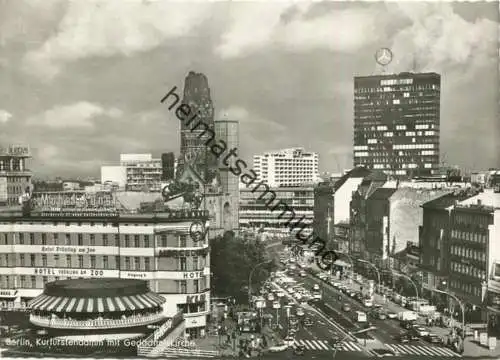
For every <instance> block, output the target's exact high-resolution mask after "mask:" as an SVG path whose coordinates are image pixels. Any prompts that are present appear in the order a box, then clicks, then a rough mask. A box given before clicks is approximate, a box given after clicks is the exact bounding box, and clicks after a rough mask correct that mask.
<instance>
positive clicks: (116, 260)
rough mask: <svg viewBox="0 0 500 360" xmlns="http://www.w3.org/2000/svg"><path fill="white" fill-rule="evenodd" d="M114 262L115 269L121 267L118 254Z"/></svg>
mask: <svg viewBox="0 0 500 360" xmlns="http://www.w3.org/2000/svg"><path fill="white" fill-rule="evenodd" d="M115 264H116V268H117V269H121V266H120V257H119V256H115Z"/></svg>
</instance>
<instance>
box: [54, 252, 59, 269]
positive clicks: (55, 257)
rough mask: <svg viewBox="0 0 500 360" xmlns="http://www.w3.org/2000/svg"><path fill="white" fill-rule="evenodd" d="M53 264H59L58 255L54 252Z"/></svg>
mask: <svg viewBox="0 0 500 360" xmlns="http://www.w3.org/2000/svg"><path fill="white" fill-rule="evenodd" d="M54 264H55V265H56V266H59V255H58V254H54Z"/></svg>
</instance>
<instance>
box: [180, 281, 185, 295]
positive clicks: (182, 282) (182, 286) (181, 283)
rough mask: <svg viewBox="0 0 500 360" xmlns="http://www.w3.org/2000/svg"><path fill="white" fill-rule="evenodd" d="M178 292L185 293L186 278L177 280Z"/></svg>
mask: <svg viewBox="0 0 500 360" xmlns="http://www.w3.org/2000/svg"><path fill="white" fill-rule="evenodd" d="M179 288H180V289H179V292H180V293H181V294H187V281H186V280H181V281H179Z"/></svg>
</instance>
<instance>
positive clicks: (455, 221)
mask: <svg viewBox="0 0 500 360" xmlns="http://www.w3.org/2000/svg"><path fill="white" fill-rule="evenodd" d="M450 224H451V227H450V255H451V258H450V263H449V264H450V267H449V271H450V278H449V281H448V283H447V288H448V289H449V290H450V291H451V292H453V293H454V294H455V295H456V296H457V297H458V298H460V299H461V300H462V301H463V302H464V303H465V305H466V307H467V310H468V312H469V316H470V317H471V318H472V319H473V320H475V321H478V320H483V321H484V322H486V320H487V309H486V306H485V300H486V297H487V292H488V278H489V275H490V274H491V273H492V268H493V266H494V265H495V264H496V263H497V262H498V261H500V246H499V241H500V230H499V226H500V193H494V192H493V190H491V189H487V190H485V191H484V192H482V193H479V194H478V195H476V196H473V197H470V198H468V199H466V200H463V201H461V202H459V203H458V204H456V205H455V206H454V207H453V209H452V211H451V220H450ZM474 313H475V314H474ZM474 315H476V316H474Z"/></svg>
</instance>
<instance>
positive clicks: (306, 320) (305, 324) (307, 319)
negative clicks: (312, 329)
mask: <svg viewBox="0 0 500 360" xmlns="http://www.w3.org/2000/svg"><path fill="white" fill-rule="evenodd" d="M312 325H313V322H312V320H311V319H310V318H308V317H306V318H305V319H304V326H312Z"/></svg>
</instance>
